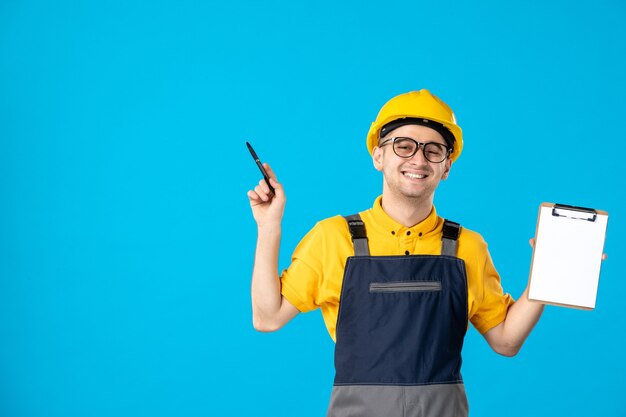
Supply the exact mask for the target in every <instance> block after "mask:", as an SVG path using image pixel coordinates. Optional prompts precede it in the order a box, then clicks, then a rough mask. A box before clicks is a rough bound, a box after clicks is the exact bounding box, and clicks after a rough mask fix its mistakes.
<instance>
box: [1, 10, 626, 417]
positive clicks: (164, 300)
mask: <svg viewBox="0 0 626 417" xmlns="http://www.w3.org/2000/svg"><path fill="white" fill-rule="evenodd" d="M470 3H473V4H470ZM625 19H626V5H625V3H624V2H623V1H604V0H601V1H600V2H596V3H595V5H594V6H590V5H589V4H587V3H576V2H565V1H556V2H549V4H548V5H546V4H545V2H533V1H531V2H513V3H511V2H496V1H493V2H489V1H481V2H461V1H452V2H446V3H445V4H440V5H437V4H435V2H427V3H425V2H420V1H405V2H383V3H381V2H356V1H355V2H350V3H348V2H343V3H341V4H338V2H330V1H321V2H320V1H318V2H287V1H283V2H280V1H276V2H253V1H244V2H241V1H240V2H230V3H226V2H221V3H220V2H201V1H176V2H174V1H170V2H167V1H156V2H126V1H117V2H116V1H111V2H78V1H76V2H71V1H64V2H56V3H53V2H37V1H17V0H14V1H11V0H4V1H3V2H2V3H1V4H0V416H2V417H22V416H24V417H26V416H28V417H40V416H41V417H44V416H45V417H84V416H93V417H100V416H133V417H137V416H150V417H160V416H187V417H193V416H222V415H259V416H273V417H279V416H290V417H291V416H294V415H303V416H321V415H324V413H325V410H326V405H327V400H328V397H329V394H330V386H331V383H332V378H333V368H332V366H333V363H332V349H333V344H332V342H331V340H330V338H329V337H328V335H327V333H326V330H325V328H324V326H323V323H322V319H321V316H320V315H319V313H318V312H315V313H310V314H307V315H301V316H300V317H298V318H296V319H295V320H294V322H293V323H290V324H289V325H288V326H287V327H286V328H285V329H283V330H281V331H280V332H278V333H275V334H269V335H268V334H260V333H256V332H255V331H254V330H253V329H252V325H251V314H250V301H249V286H250V272H251V268H252V262H253V251H254V244H255V237H256V230H255V225H254V222H253V220H252V216H251V215H250V211H249V207H248V201H247V198H246V191H247V190H248V189H249V188H251V187H253V186H254V184H255V183H256V182H257V181H258V172H257V170H256V168H255V166H254V165H253V163H252V161H251V160H250V156H249V155H248V153H247V151H246V148H245V146H244V141H245V140H250V141H251V142H252V143H253V144H254V146H255V148H256V149H257V151H258V152H259V154H260V155H261V157H262V158H263V159H265V160H267V161H269V162H270V163H271V164H272V165H273V167H274V169H275V170H276V172H277V174H278V175H279V179H280V180H281V181H282V182H283V183H284V185H285V188H286V190H287V195H288V204H287V209H286V214H285V219H284V235H283V242H282V253H281V258H280V264H281V268H284V267H286V266H287V265H288V264H289V257H290V254H291V251H292V250H293V248H294V247H295V245H296V244H297V242H298V241H299V239H300V238H301V237H302V236H303V235H304V233H306V231H307V230H308V229H309V228H310V227H312V225H313V224H314V223H315V222H316V221H317V220H319V219H321V218H324V217H327V216H330V215H335V214H339V213H343V214H347V213H352V212H355V211H358V210H362V209H364V208H367V207H369V206H370V205H371V204H372V202H373V200H374V199H375V197H376V196H377V195H378V194H379V192H380V189H381V178H380V176H379V174H378V173H377V172H376V171H375V170H374V169H373V168H372V167H371V161H370V159H369V156H368V154H367V152H366V150H365V134H366V132H367V130H368V127H369V124H370V123H371V121H372V120H373V119H374V118H375V116H376V113H377V111H378V109H379V108H380V106H381V105H382V104H383V103H384V102H385V101H386V100H387V99H389V98H390V97H392V96H394V95H396V94H398V93H401V92H405V91H408V90H412V89H419V88H429V89H430V90H431V91H433V92H434V93H435V94H438V95H439V96H441V97H442V98H443V99H444V100H446V101H447V102H448V103H449V104H450V105H451V106H452V107H453V109H454V110H455V112H456V114H457V118H458V121H459V123H460V124H461V126H462V127H463V129H464V134H465V144H466V145H465V150H464V152H463V155H462V156H461V158H460V159H459V161H458V163H456V164H455V166H454V167H453V170H452V173H451V176H450V178H449V180H448V181H446V182H445V183H443V184H442V186H441V187H440V189H439V191H438V194H437V197H436V205H437V209H438V211H439V212H440V213H441V214H442V215H445V216H447V217H449V218H452V219H455V220H457V221H459V222H461V223H463V224H464V225H465V226H466V227H469V228H471V229H474V230H477V231H479V232H481V233H482V234H483V236H484V237H485V239H486V240H487V241H488V242H489V245H490V250H491V253H492V256H493V258H494V261H495V264H496V266H497V267H498V270H499V271H500V273H501V275H502V277H503V278H502V279H503V284H504V286H505V288H506V290H507V291H509V292H511V293H512V294H513V295H514V296H515V297H517V296H519V295H520V294H521V292H522V291H523V289H524V288H525V286H526V283H527V279H528V271H529V263H530V257H531V249H530V247H529V245H528V242H527V241H528V238H530V237H532V236H533V234H534V230H535V221H536V216H537V210H538V206H539V204H540V203H541V202H543V201H553V202H554V201H556V202H562V203H567V204H575V205H582V206H593V207H597V208H600V209H604V210H607V211H608V212H609V213H610V216H611V218H610V221H609V230H608V238H607V241H606V247H605V250H606V252H607V253H608V254H609V259H608V261H606V262H605V263H604V265H603V267H602V275H601V279H600V286H599V293H598V304H597V308H596V309H595V310H594V311H591V312H587V311H579V310H571V309H565V308H558V307H548V308H547V309H546V312H545V314H544V316H543V318H542V320H541V322H540V323H539V325H538V327H537V328H536V330H535V331H534V333H533V334H532V335H531V337H530V338H529V340H528V341H527V343H526V345H525V347H524V349H523V350H522V352H521V353H520V355H519V356H517V357H515V358H513V359H508V358H502V357H499V356H497V355H496V354H495V353H493V352H491V350H490V349H489V347H488V346H487V344H486V342H485V341H484V340H483V339H482V337H480V336H479V335H478V334H477V332H476V331H475V330H473V329H472V330H471V331H470V332H469V335H468V338H467V340H466V345H465V348H464V358H465V362H464V368H463V371H464V376H465V379H466V383H467V391H468V396H469V399H470V404H471V410H472V415H475V416H481V417H488V416H502V415H508V416H527V415H529V414H532V415H534V416H537V417H539V416H552V415H567V416H572V417H573V416H588V415H591V414H593V415H602V416H622V415H624V413H625V412H626V399H625V397H624V395H623V387H624V386H625V385H626V377H625V376H624V375H625V371H626V364H625V362H624V360H623V345H624V342H625V339H626V337H625V335H624V329H623V327H624V326H623V321H624V318H625V314H624V309H623V307H622V302H621V301H622V298H623V294H624V293H625V292H626V284H625V280H624V274H623V272H619V271H622V270H623V269H622V268H621V266H620V265H621V262H623V259H624V256H623V254H624V252H625V250H626V248H625V244H624V239H623V236H624V235H625V234H626V230H625V229H626V228H625V224H624V222H625V220H624V219H625V218H626V209H624V206H623V203H624V198H623V196H624V185H623V183H624V179H625V177H626V176H625V174H624V171H623V163H622V159H623V158H622V157H621V155H622V154H623V146H624V141H625V140H626V134H625V133H624V128H623V124H624V110H626V98H625V97H626V82H625V81H624V74H626V60H625V58H624V57H625V56H626V46H625V45H626V42H625V41H626V29H625V28H626V26H625V25H624V24H623V23H624V21H625Z"/></svg>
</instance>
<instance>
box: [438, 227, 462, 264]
mask: <svg viewBox="0 0 626 417" xmlns="http://www.w3.org/2000/svg"><path fill="white" fill-rule="evenodd" d="M460 234H461V225H460V224H458V223H455V222H453V221H450V220H444V222H443V236H442V237H441V254H442V255H445V256H455V257H456V249H457V246H458V243H459V242H458V241H457V239H458V238H459V235H460Z"/></svg>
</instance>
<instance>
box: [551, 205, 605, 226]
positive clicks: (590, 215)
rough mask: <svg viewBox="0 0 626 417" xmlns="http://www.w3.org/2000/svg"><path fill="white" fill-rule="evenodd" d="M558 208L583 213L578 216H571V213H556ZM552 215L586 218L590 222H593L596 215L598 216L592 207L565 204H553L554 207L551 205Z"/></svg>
mask: <svg viewBox="0 0 626 417" xmlns="http://www.w3.org/2000/svg"><path fill="white" fill-rule="evenodd" d="M558 210H562V211H568V212H571V211H574V212H577V213H583V214H585V215H583V216H580V215H579V216H572V215H571V214H569V215H566V214H562V213H558ZM552 215H553V216H556V217H567V218H570V219H577V220H587V221H590V222H595V221H596V217H597V216H598V213H597V212H596V211H595V210H594V209H592V208H586V207H578V206H568V205H567V204H555V205H554V207H552Z"/></svg>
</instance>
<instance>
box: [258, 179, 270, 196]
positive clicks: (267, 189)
mask: <svg viewBox="0 0 626 417" xmlns="http://www.w3.org/2000/svg"><path fill="white" fill-rule="evenodd" d="M258 187H261V189H262V190H263V192H264V193H265V194H269V193H270V187H269V186H268V185H267V181H265V179H262V180H260V181H259V185H258Z"/></svg>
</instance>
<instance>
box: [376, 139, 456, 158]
mask: <svg viewBox="0 0 626 417" xmlns="http://www.w3.org/2000/svg"><path fill="white" fill-rule="evenodd" d="M399 139H405V140H410V141H411V142H414V143H415V144H416V146H415V152H413V153H412V154H411V155H407V156H402V155H398V152H397V151H396V147H395V144H396V141H397V140H399ZM390 141H393V145H394V146H392V149H393V153H395V154H396V155H398V157H400V158H405V159H409V158H413V157H414V156H415V154H416V153H418V152H419V150H420V145H422V146H421V148H422V154H423V155H424V158H426V160H427V161H428V162H432V163H433V164H440V163H442V162H443V161H445V160H446V158H447V157H449V156H450V154H451V153H452V148H451V147H450V146H448V145H444V144H443V143H439V142H418V141H416V140H415V139H413V138H407V137H405V136H397V137H395V138H388V139H385V140H384V141H382V142H381V143H380V144H379V145H378V147H379V148H381V147H383V146H385V145H386V144H388V143H389V142H390ZM431 144H432V145H437V146H443V147H444V148H445V149H446V154H445V155H444V157H443V159H442V160H441V161H431V160H430V159H429V158H428V156H427V155H426V151H425V149H426V145H431Z"/></svg>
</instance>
